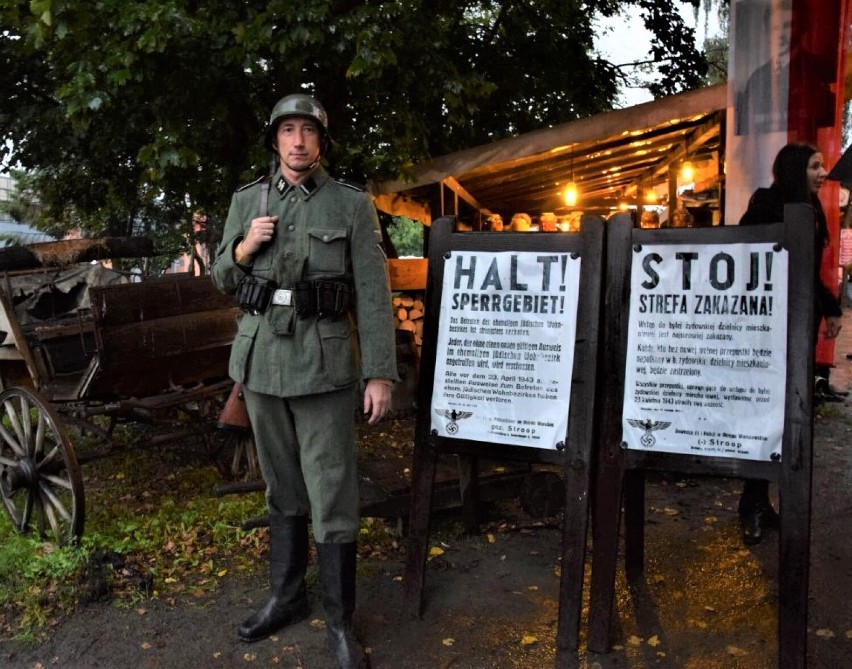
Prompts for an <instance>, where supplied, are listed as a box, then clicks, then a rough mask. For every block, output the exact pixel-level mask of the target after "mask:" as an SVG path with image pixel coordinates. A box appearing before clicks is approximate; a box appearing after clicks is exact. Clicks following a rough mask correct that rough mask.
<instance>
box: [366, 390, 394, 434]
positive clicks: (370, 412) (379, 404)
mask: <svg viewBox="0 0 852 669" xmlns="http://www.w3.org/2000/svg"><path fill="white" fill-rule="evenodd" d="M391 395H392V389H391V384H390V382H389V381H385V380H383V379H370V380H369V381H367V388H366V389H365V390H364V415H365V416H368V417H369V418H368V420H367V423H369V424H370V425H375V424H376V423H378V422H379V421H380V420H382V418H384V417H385V416H386V415H387V413H388V411H389V410H390V406H391Z"/></svg>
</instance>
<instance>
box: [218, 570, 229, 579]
mask: <svg viewBox="0 0 852 669" xmlns="http://www.w3.org/2000/svg"><path fill="white" fill-rule="evenodd" d="M227 573H228V570H227V569H220V570H219V571H217V572H216V576H218V577H219V578H222V577H223V576H224V575H225V574H227Z"/></svg>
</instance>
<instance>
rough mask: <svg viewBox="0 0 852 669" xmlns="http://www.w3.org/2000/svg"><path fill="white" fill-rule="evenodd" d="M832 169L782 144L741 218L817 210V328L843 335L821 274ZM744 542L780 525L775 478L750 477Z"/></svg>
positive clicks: (743, 503) (812, 151)
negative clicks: (773, 495)
mask: <svg viewBox="0 0 852 669" xmlns="http://www.w3.org/2000/svg"><path fill="white" fill-rule="evenodd" d="M826 174H827V173H826V170H825V165H824V161H823V156H822V153H821V152H820V150H819V149H817V148H816V147H814V146H811V145H810V144H800V143H793V144H787V145H786V146H785V147H784V148H782V149H781V150H780V151H779V152H778V155H777V156H776V157H775V161H774V163H773V164H772V179H773V180H772V185H771V186H769V188H758V189H757V190H756V191H755V192H754V194H753V195H752V196H751V199H750V200H749V203H748V209H747V210H746V212H745V214H743V217H742V218H741V219H740V225H763V224H768V223H778V222H780V221H783V220H784V205H785V204H791V203H796V202H802V203H806V204H810V205H811V207H813V210H814V219H815V223H816V235H815V236H814V245H815V247H816V263H815V264H816V271H815V274H814V286H815V293H816V304H815V315H816V327H817V330H818V329H819V325H820V322H821V321H823V320H824V321H825V336H826V338H828V339H833V338H835V337H837V335H838V334H839V332H840V327H841V322H840V317H841V310H840V303H839V301H838V300H837V298H836V297H835V296H834V293H833V292H832V291H831V289H830V288H829V287H828V286H826V285H825V284H824V283H823V282H822V279H821V277H820V264H821V263H820V260H821V258H822V255H823V252H824V251H825V248H826V245H827V244H828V224H827V222H826V218H825V212H824V211H823V208H822V204H821V203H820V200H819V197H818V196H817V193H818V192H819V188H820V186H822V184H823V182H825V178H826ZM738 510H739V515H740V523H741V526H742V530H743V542H744V543H745V544H746V545H748V546H753V545H755V544H758V543H760V542H761V541H762V540H763V536H764V530H765V529H766V528H770V527H777V525H778V514H777V513H776V512H775V509H773V508H772V503H771V502H770V500H769V482H768V481H765V480H762V479H746V481H745V483H744V485H743V492H742V495H740V501H739V505H738Z"/></svg>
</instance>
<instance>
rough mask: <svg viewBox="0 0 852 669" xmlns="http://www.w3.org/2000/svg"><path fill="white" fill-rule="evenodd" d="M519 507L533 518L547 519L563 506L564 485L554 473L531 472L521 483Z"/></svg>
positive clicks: (560, 478)
mask: <svg viewBox="0 0 852 669" xmlns="http://www.w3.org/2000/svg"><path fill="white" fill-rule="evenodd" d="M520 499H521V507H522V508H523V510H524V511H525V512H526V513H527V514H528V515H529V516H532V517H533V518H549V517H550V516H555V515H556V514H557V513H559V512H560V511H561V510H562V508H563V507H564V506H565V483H564V482H563V480H562V477H561V476H559V474H556V473H555V472H548V471H541V472H531V473H529V474H527V475H526V476H525V477H524V480H523V482H522V483H521V492H520Z"/></svg>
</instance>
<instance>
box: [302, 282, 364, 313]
mask: <svg viewBox="0 0 852 669" xmlns="http://www.w3.org/2000/svg"><path fill="white" fill-rule="evenodd" d="M293 295H294V298H295V303H296V313H297V314H298V315H299V316H300V317H302V318H306V317H308V316H316V317H317V318H329V319H331V320H336V319H338V318H341V317H343V316H345V315H346V314H347V313H349V307H350V306H351V304H352V288H351V287H350V286H349V284H347V283H344V282H342V281H334V280H331V279H313V280H310V281H299V282H298V283H296V285H295V286H294V287H293Z"/></svg>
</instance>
